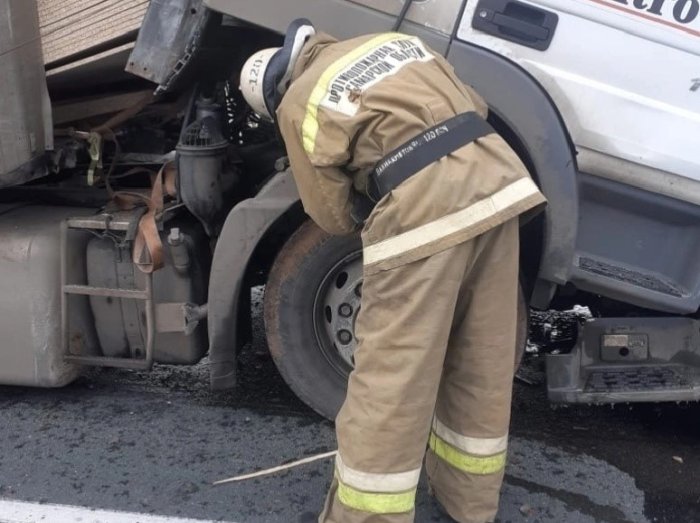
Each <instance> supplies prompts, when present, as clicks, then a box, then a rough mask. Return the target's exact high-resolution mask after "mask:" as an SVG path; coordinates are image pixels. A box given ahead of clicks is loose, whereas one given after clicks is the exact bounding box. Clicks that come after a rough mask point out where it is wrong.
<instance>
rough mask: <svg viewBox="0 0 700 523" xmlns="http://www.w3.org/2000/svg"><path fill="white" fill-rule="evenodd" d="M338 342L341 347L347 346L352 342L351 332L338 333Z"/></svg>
mask: <svg viewBox="0 0 700 523" xmlns="http://www.w3.org/2000/svg"><path fill="white" fill-rule="evenodd" d="M338 341H339V342H340V343H342V344H343V345H347V344H348V343H350V342H351V341H352V332H350V331H348V330H345V329H343V330H341V331H338Z"/></svg>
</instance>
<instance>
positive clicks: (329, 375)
mask: <svg viewBox="0 0 700 523" xmlns="http://www.w3.org/2000/svg"><path fill="white" fill-rule="evenodd" d="M361 249H362V245H361V241H360V238H359V236H357V235H355V236H331V235H329V234H326V233H325V232H323V231H322V230H321V229H320V228H318V227H317V226H316V225H315V224H313V222H310V221H308V222H306V223H304V224H303V225H302V226H301V227H300V228H299V229H298V230H297V231H296V232H295V233H294V234H293V235H292V236H291V238H290V239H289V240H288V241H287V242H286V244H285V245H284V247H283V248H282V250H281V251H280V252H279V254H278V255H277V258H276V260H275V263H274V265H273V267H272V270H271V272H270V275H269V277H268V281H267V284H266V286H265V298H264V316H265V330H266V336H267V342H268V346H269V348H270V353H271V354H272V358H273V360H274V362H275V364H276V365H277V368H278V369H279V371H280V374H281V375H282V377H283V378H284V380H285V381H286V382H287V384H288V385H289V387H290V388H291V389H292V390H293V391H294V393H295V394H296V395H297V396H298V397H299V398H300V399H301V400H302V401H303V402H304V403H306V404H307V405H308V406H309V407H311V408H312V409H314V410H315V411H316V412H318V413H319V414H321V415H322V416H324V417H326V418H328V419H334V418H335V416H336V414H337V413H338V410H339V409H340V407H341V405H342V403H343V401H344V399H345V394H346V390H347V379H348V375H349V373H350V371H351V370H352V361H351V356H350V357H348V347H354V336H352V341H351V342H350V343H348V344H346V345H345V346H343V344H341V343H340V340H343V338H342V337H341V336H339V335H337V336H335V337H334V336H333V334H334V333H336V331H337V333H339V334H343V333H344V332H347V330H351V329H352V327H350V326H348V325H350V324H352V325H354V318H356V315H357V310H358V309H359V306H358V304H359V296H360V295H361V292H358V291H359V289H361V287H359V288H358V285H359V286H361V283H359V284H358V283H357V281H358V280H357V264H358V263H359V264H360V265H359V267H360V273H359V274H360V282H361V258H360V256H361V252H362V250H361ZM345 268H350V269H352V270H349V271H345V272H346V274H350V276H349V277H346V278H345V279H343V276H342V275H343V272H344V270H345ZM329 282H330V284H329ZM333 283H334V284H335V289H333V287H332V284H333ZM340 284H342V285H340ZM345 287H347V289H346V288H345ZM328 288H330V289H331V290H330V291H328V290H327V289H328ZM353 289H354V290H355V297H356V298H357V299H356V300H354V299H353V297H352V296H351V293H352V291H353ZM333 293H340V294H341V296H342V295H343V293H345V294H346V295H347V296H350V298H348V300H347V302H348V303H344V302H343V303H342V305H343V306H345V305H348V304H349V305H350V306H351V308H353V311H352V317H350V318H346V319H343V318H342V317H341V316H340V315H338V314H336V311H333V310H331V311H329V310H328V309H329V307H328V306H326V307H324V308H321V307H320V306H319V305H323V303H325V301H324V300H325V299H326V297H327V296H328V295H329V294H331V295H332V294H333ZM341 301H342V300H341ZM334 308H335V307H334ZM338 310H340V309H339V308H338ZM518 314H519V321H518V350H517V351H516V357H515V367H516V369H517V367H518V366H519V364H520V361H521V359H522V356H523V353H524V351H525V345H526V341H527V316H528V315H527V306H526V305H525V300H524V297H523V294H522V292H520V293H519V303H518ZM331 320H332V321H331ZM324 322H325V323H324ZM336 323H337V326H336ZM331 325H332V327H329V326H331ZM343 326H347V330H346V329H343V328H342V327H343ZM333 338H335V339H333ZM343 341H346V340H343Z"/></svg>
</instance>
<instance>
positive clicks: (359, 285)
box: [355, 283, 362, 298]
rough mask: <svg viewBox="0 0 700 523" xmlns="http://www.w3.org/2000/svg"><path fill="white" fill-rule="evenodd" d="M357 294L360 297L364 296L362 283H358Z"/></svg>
mask: <svg viewBox="0 0 700 523" xmlns="http://www.w3.org/2000/svg"><path fill="white" fill-rule="evenodd" d="M355 295H356V296H357V297H358V298H362V284H361V283H358V284H357V286H356V287H355Z"/></svg>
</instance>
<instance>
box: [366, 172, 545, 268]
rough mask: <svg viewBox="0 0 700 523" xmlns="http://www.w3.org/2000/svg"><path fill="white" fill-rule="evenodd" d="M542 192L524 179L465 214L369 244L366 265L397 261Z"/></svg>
mask: <svg viewBox="0 0 700 523" xmlns="http://www.w3.org/2000/svg"><path fill="white" fill-rule="evenodd" d="M538 192H539V189H538V188H537V186H536V185H535V183H534V182H533V181H532V180H531V179H530V178H521V179H519V180H517V181H515V182H513V183H511V184H510V185H507V186H506V187H504V188H503V189H501V190H500V191H498V192H497V193H495V194H493V195H492V196H490V197H488V198H484V199H483V200H481V201H478V202H476V203H475V204H472V205H470V206H469V207H467V208H465V209H462V210H461V211H457V212H455V213H452V214H448V215H447V216H443V217H442V218H438V219H437V220H434V221H432V222H430V223H426V224H425V225H421V226H420V227H416V228H415V229H411V230H410V231H406V232H403V233H401V234H397V235H396V236H393V237H391V238H387V239H386V240H382V241H380V242H378V243H375V244H374V245H368V246H367V247H365V249H364V251H363V255H364V264H365V265H372V264H373V263H378V262H380V261H384V260H386V259H389V258H393V257H394V256H398V255H400V254H403V253H405V252H409V251H412V250H413V249H416V248H418V247H421V246H423V245H427V244H429V243H432V242H435V241H437V240H440V239H442V238H445V237H447V236H450V235H452V234H455V233H458V232H460V231H463V230H465V229H469V228H471V227H474V226H475V225H478V224H480V223H481V222H484V221H486V220H488V219H489V218H491V217H492V216H494V215H496V214H499V213H500V212H502V211H504V210H505V209H507V208H508V207H510V206H512V205H514V204H516V203H518V202H520V201H522V200H524V199H525V198H528V197H530V196H534V195H536V194H538Z"/></svg>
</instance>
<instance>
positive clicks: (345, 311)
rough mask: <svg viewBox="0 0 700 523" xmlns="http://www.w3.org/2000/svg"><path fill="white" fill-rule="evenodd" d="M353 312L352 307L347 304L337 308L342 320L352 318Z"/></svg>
mask: <svg viewBox="0 0 700 523" xmlns="http://www.w3.org/2000/svg"><path fill="white" fill-rule="evenodd" d="M353 312H354V311H353V309H352V305H350V304H349V303H342V304H341V305H340V307H338V314H340V315H341V316H342V317H343V318H349V317H350V316H352V313H353Z"/></svg>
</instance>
